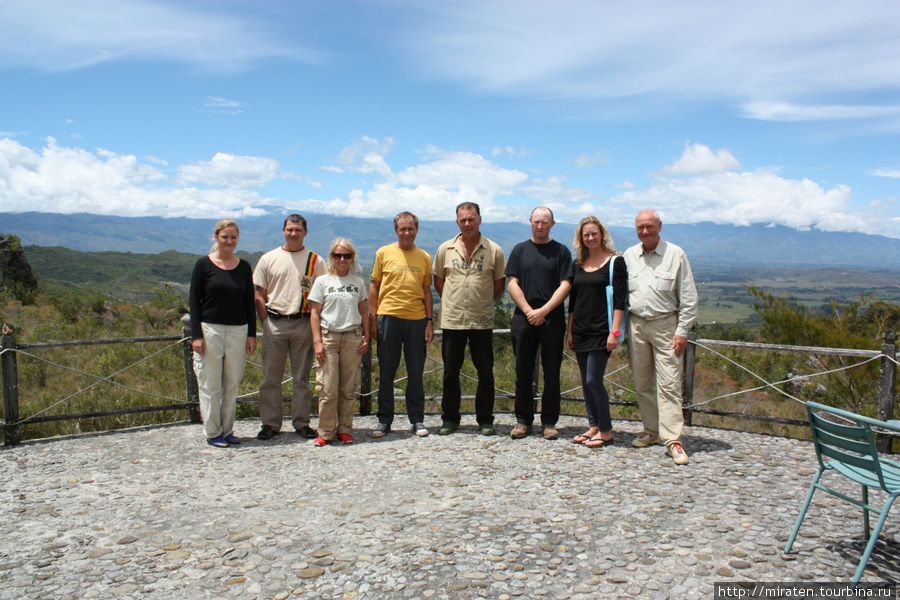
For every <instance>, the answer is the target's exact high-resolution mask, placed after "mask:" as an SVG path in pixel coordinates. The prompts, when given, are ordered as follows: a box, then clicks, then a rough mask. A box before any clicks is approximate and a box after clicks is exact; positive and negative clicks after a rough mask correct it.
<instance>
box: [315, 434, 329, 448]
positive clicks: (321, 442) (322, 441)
mask: <svg viewBox="0 0 900 600" xmlns="http://www.w3.org/2000/svg"><path fill="white" fill-rule="evenodd" d="M328 442H329V440H326V439H325V438H323V437H321V436H320V437H317V438H316V439H315V441H314V442H313V444H315V445H316V446H320V447H321V446H324V445H326V444H327V443H328Z"/></svg>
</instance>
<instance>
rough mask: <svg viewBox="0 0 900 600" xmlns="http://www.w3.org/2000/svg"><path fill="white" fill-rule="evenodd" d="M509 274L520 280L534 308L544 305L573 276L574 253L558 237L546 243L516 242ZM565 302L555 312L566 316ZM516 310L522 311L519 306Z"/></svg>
mask: <svg viewBox="0 0 900 600" xmlns="http://www.w3.org/2000/svg"><path fill="white" fill-rule="evenodd" d="M506 276H507V277H515V278H516V279H518V280H519V287H520V288H522V292H523V293H524V294H525V300H527V301H528V304H529V305H531V306H532V307H534V308H537V307H540V306H543V305H544V304H546V303H547V301H548V300H550V298H551V297H553V293H554V292H555V291H556V290H557V288H559V284H560V282H561V281H564V280H567V279H569V280H571V279H572V253H571V252H569V249H568V248H566V247H565V246H563V245H562V244H560V243H559V242H557V241H556V240H550V241H549V242H547V243H546V244H535V243H534V242H533V241H531V240H526V241H524V242H521V243H519V244H516V246H515V248H513V250H512V252H510V254H509V260H508V261H507V262H506ZM564 304H565V303H561V304H560V305H559V306H558V307H557V308H555V309H554V310H553V312H552V313H551V314H552V315H554V316H555V317H559V316H565V308H564ZM516 312H517V313H521V312H522V311H521V310H520V309H519V307H516Z"/></svg>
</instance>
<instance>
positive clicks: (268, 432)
mask: <svg viewBox="0 0 900 600" xmlns="http://www.w3.org/2000/svg"><path fill="white" fill-rule="evenodd" d="M276 435H278V432H277V431H275V430H274V429H272V428H271V427H269V426H268V425H263V426H262V429H260V430H259V433H257V434H256V439H258V440H270V439H272V438H273V437H275V436H276Z"/></svg>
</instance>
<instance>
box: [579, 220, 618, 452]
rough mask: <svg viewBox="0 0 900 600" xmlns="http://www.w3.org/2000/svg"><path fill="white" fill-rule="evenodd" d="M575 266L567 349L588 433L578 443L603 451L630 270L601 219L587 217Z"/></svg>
mask: <svg viewBox="0 0 900 600" xmlns="http://www.w3.org/2000/svg"><path fill="white" fill-rule="evenodd" d="M574 246H575V264H574V277H573V279H572V292H571V294H570V295H569V323H568V330H567V332H566V346H567V347H568V348H569V350H571V351H573V352H575V355H576V356H577V357H578V368H579V370H580V371H581V385H582V388H583V389H584V402H585V405H586V406H587V413H588V425H589V429H588V430H587V431H585V432H584V433H582V434H581V435H578V436H575V438H574V440H573V441H574V442H576V443H582V444H584V445H585V446H590V447H592V448H599V447H602V446H605V445H607V444H610V443H612V441H613V432H612V419H611V418H610V415H609V396H608V395H607V393H606V388H605V387H604V386H603V374H604V372H606V362H607V361H608V360H609V356H610V354H611V353H612V351H613V350H615V349H616V347H618V345H619V335H620V332H619V327H621V325H622V317H623V315H624V314H625V304H626V301H627V298H628V272H627V270H626V268H625V261H624V260H616V258H617V255H616V251H615V247H614V246H613V241H612V238H611V237H610V235H609V230H608V229H607V228H606V226H605V225H604V224H603V223H601V222H600V220H599V219H598V218H597V217H585V218H583V219H582V220H581V222H580V223H579V224H578V229H576V230H575V241H574ZM612 261H615V265H614V268H613V278H612V286H613V309H614V310H613V323H612V327H610V325H609V316H608V305H607V300H606V288H607V286H608V285H609V283H610V277H609V268H610V265H611V264H612Z"/></svg>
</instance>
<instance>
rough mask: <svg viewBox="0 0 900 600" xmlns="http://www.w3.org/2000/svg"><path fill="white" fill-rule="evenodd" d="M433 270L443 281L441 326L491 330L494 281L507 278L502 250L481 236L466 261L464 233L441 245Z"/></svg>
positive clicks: (492, 323) (442, 327) (445, 327)
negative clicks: (462, 235)
mask: <svg viewBox="0 0 900 600" xmlns="http://www.w3.org/2000/svg"><path fill="white" fill-rule="evenodd" d="M431 270H432V272H433V273H434V276H435V277H440V278H442V279H443V280H444V289H443V292H442V294H441V316H440V326H441V329H491V328H493V326H494V282H495V281H496V280H498V279H503V278H504V277H505V275H504V271H505V270H506V257H505V256H504V255H503V249H502V248H501V247H500V246H499V245H498V244H497V243H496V242H493V241H491V240H489V239H488V238H486V237H484V236H483V235H482V236H481V239H480V240H479V242H478V246H476V247H475V250H474V251H473V252H472V256H470V257H469V260H468V261H467V260H466V258H465V250H464V248H463V245H462V239H461V235H457V236H456V237H455V238H453V239H452V240H447V241H446V242H444V243H443V244H441V245H440V247H439V248H438V250H437V252H436V253H435V255H434V264H433V266H432V269H431Z"/></svg>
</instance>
